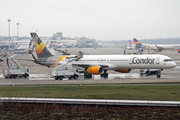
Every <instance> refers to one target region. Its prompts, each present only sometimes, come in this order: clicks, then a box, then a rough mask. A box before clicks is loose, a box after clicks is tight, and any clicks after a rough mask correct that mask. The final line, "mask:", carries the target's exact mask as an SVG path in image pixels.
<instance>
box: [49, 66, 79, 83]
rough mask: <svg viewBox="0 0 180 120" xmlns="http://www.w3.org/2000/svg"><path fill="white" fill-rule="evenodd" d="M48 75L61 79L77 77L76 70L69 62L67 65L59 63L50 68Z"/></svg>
mask: <svg viewBox="0 0 180 120" xmlns="http://www.w3.org/2000/svg"><path fill="white" fill-rule="evenodd" d="M50 77H51V78H55V80H58V79H60V80H62V79H63V78H69V79H72V78H73V79H77V78H78V77H79V76H78V70H77V69H76V68H74V67H72V65H71V64H69V65H61V66H57V67H55V68H52V69H51V70H50Z"/></svg>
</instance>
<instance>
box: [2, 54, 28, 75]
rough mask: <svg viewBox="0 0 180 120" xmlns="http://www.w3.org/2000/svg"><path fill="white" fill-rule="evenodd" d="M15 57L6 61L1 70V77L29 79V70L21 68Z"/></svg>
mask: <svg viewBox="0 0 180 120" xmlns="http://www.w3.org/2000/svg"><path fill="white" fill-rule="evenodd" d="M14 57H15V55H13V56H11V57H8V58H7V59H6V61H7V66H5V67H4V68H3V76H4V77H5V78H17V77H19V78H22V77H24V78H27V77H29V70H28V69H27V68H24V67H22V66H21V65H20V64H19V63H18V62H17V61H16V60H15V59H14Z"/></svg>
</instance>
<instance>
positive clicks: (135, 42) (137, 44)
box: [133, 38, 142, 48]
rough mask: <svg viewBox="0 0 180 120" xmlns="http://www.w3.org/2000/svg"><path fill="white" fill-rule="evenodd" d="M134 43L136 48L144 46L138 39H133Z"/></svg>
mask: <svg viewBox="0 0 180 120" xmlns="http://www.w3.org/2000/svg"><path fill="white" fill-rule="evenodd" d="M133 43H134V44H135V45H136V47H138V48H139V47H142V44H141V43H140V42H139V41H138V40H137V39H136V38H133Z"/></svg>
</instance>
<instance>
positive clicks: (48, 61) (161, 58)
mask: <svg viewBox="0 0 180 120" xmlns="http://www.w3.org/2000/svg"><path fill="white" fill-rule="evenodd" d="M31 37H32V41H31V43H30V47H29V48H35V51H36V54H37V58H36V57H35V56H34V55H33V54H32V56H33V58H34V62H35V63H37V64H40V65H44V66H47V67H56V66H57V65H61V64H64V63H66V62H68V61H71V62H70V64H72V66H77V67H83V68H84V77H85V78H91V77H92V74H93V75H101V77H108V73H107V71H108V70H115V71H117V72H122V73H129V72H130V71H131V70H132V69H159V72H158V74H157V77H158V78H159V77H161V75H160V72H161V70H162V69H171V68H174V67H176V63H175V62H173V61H172V60H171V58H169V57H168V56H165V55H83V56H82V57H79V56H77V55H52V54H51V52H50V51H49V50H48V49H47V47H46V46H45V45H44V43H43V42H42V41H41V40H40V38H39V37H38V36H37V34H36V33H31ZM34 46H35V47H34ZM75 58H76V59H75ZM72 59H75V60H72Z"/></svg>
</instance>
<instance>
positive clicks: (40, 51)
mask: <svg viewBox="0 0 180 120" xmlns="http://www.w3.org/2000/svg"><path fill="white" fill-rule="evenodd" d="M31 37H32V42H31V44H33V45H34V46H35V51H36V54H37V56H38V58H43V57H51V56H53V55H52V54H51V52H50V51H49V50H48V49H47V47H46V46H45V44H44V43H43V42H42V41H41V39H40V38H39V37H38V35H37V34H36V33H31Z"/></svg>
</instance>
